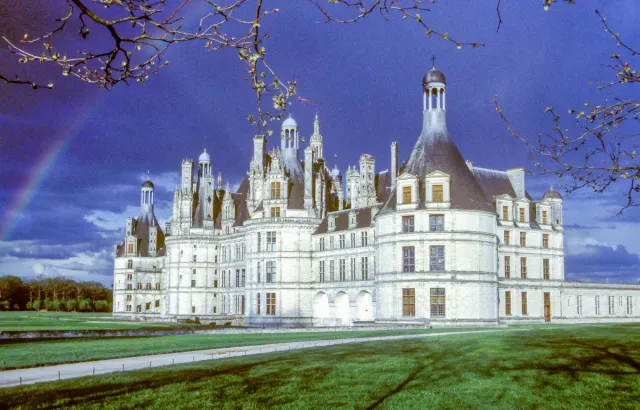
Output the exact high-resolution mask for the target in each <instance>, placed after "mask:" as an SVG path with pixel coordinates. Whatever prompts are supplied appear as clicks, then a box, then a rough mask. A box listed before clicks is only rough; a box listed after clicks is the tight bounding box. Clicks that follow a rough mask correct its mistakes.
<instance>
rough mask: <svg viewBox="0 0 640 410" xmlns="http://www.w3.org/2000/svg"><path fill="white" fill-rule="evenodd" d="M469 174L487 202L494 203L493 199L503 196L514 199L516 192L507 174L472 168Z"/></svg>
mask: <svg viewBox="0 0 640 410" xmlns="http://www.w3.org/2000/svg"><path fill="white" fill-rule="evenodd" d="M471 173H472V174H473V176H474V177H475V178H476V181H478V184H479V185H480V188H482V191H483V192H484V196H485V198H486V200H487V201H489V202H494V197H496V196H499V195H504V194H507V195H510V196H511V197H513V198H515V197H516V192H515V191H514V189H513V186H512V185H511V180H509V174H507V173H506V172H504V171H496V170H493V169H486V168H479V167H473V168H472V169H471Z"/></svg>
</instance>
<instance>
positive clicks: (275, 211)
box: [271, 206, 280, 218]
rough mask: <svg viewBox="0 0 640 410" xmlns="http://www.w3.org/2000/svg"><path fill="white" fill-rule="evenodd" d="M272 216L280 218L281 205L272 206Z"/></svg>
mask: <svg viewBox="0 0 640 410" xmlns="http://www.w3.org/2000/svg"><path fill="white" fill-rule="evenodd" d="M271 217H272V218H280V207H279V206H272V207H271Z"/></svg>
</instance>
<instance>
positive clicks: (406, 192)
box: [402, 186, 412, 204]
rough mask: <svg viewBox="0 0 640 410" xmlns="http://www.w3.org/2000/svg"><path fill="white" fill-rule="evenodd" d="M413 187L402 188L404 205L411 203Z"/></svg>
mask: <svg viewBox="0 0 640 410" xmlns="http://www.w3.org/2000/svg"><path fill="white" fill-rule="evenodd" d="M411 196H412V195H411V187H410V186H405V187H402V203H403V204H410V203H411V202H412V201H411Z"/></svg>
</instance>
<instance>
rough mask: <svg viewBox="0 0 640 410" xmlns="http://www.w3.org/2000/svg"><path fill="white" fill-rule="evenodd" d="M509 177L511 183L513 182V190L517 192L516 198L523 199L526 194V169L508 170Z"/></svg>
mask: <svg viewBox="0 0 640 410" xmlns="http://www.w3.org/2000/svg"><path fill="white" fill-rule="evenodd" d="M507 175H509V181H511V185H512V186H513V190H514V191H515V192H516V197H517V198H523V197H524V196H525V192H526V189H525V186H524V168H514V169H508V170H507Z"/></svg>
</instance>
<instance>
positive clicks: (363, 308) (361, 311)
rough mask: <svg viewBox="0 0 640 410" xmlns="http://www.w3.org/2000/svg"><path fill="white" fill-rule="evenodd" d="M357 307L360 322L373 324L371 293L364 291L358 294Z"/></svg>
mask: <svg viewBox="0 0 640 410" xmlns="http://www.w3.org/2000/svg"><path fill="white" fill-rule="evenodd" d="M356 306H357V307H358V320H359V321H363V322H371V321H373V320H374V318H373V298H372V297H371V293H369V292H367V291H364V290H363V291H362V292H360V293H358V297H357V298H356Z"/></svg>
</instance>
